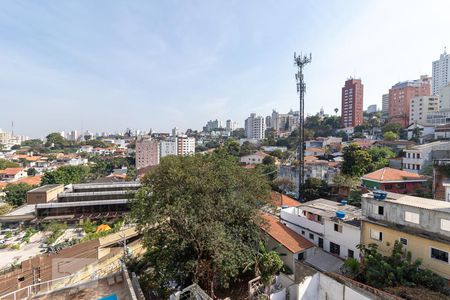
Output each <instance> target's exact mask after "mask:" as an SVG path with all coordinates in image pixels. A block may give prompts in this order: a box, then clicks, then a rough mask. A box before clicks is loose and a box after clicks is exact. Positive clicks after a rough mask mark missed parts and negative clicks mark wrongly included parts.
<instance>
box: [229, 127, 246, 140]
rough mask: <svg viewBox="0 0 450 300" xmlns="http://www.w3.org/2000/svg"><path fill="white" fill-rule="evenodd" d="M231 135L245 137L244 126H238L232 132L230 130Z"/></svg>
mask: <svg viewBox="0 0 450 300" xmlns="http://www.w3.org/2000/svg"><path fill="white" fill-rule="evenodd" d="M231 136H232V137H234V138H236V139H243V138H245V130H244V128H238V129H236V130H234V131H233V132H231Z"/></svg>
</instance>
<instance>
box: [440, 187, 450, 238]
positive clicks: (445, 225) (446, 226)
mask: <svg viewBox="0 0 450 300" xmlns="http://www.w3.org/2000/svg"><path fill="white" fill-rule="evenodd" d="M449 196H450V195H449ZM441 229H442V230H445V231H450V220H446V219H441Z"/></svg>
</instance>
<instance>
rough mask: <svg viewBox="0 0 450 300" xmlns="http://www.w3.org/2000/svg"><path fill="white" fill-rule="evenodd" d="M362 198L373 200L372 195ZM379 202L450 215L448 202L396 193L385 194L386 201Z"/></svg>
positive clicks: (368, 194) (365, 195) (449, 203)
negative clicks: (437, 211)
mask: <svg viewBox="0 0 450 300" xmlns="http://www.w3.org/2000/svg"><path fill="white" fill-rule="evenodd" d="M363 197H364V198H369V199H373V194H372V193H367V194H364V195H363ZM377 201H378V200H377ZM380 201H382V202H390V203H395V204H400V205H406V206H412V207H417V208H422V209H429V210H439V211H444V212H448V213H450V202H447V201H442V200H433V199H428V198H422V197H415V196H409V195H404V194H397V193H387V197H386V199H385V200H380Z"/></svg>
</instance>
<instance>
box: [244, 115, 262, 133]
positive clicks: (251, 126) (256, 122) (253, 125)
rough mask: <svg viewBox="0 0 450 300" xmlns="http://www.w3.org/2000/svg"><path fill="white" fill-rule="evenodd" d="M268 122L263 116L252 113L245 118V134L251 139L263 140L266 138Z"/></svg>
mask: <svg viewBox="0 0 450 300" xmlns="http://www.w3.org/2000/svg"><path fill="white" fill-rule="evenodd" d="M265 131H266V122H265V119H264V118H263V117H261V116H256V114H254V113H252V114H250V117H248V118H247V119H246V120H245V134H246V136H247V138H249V139H257V140H263V139H264V138H265Z"/></svg>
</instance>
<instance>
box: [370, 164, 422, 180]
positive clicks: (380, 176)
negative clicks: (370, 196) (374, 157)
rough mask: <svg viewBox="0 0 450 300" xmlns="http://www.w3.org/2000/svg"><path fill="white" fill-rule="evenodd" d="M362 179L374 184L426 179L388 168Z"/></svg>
mask: <svg viewBox="0 0 450 300" xmlns="http://www.w3.org/2000/svg"><path fill="white" fill-rule="evenodd" d="M362 179H365V180H371V181H376V182H398V181H426V178H425V177H424V176H421V175H419V174H416V173H412V172H408V171H403V170H397V169H393V168H389V167H386V168H383V169H379V170H376V171H375V172H372V173H369V174H366V175H364V176H363V177H362Z"/></svg>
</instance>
